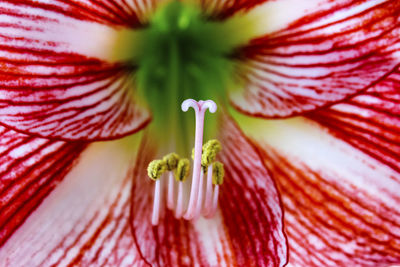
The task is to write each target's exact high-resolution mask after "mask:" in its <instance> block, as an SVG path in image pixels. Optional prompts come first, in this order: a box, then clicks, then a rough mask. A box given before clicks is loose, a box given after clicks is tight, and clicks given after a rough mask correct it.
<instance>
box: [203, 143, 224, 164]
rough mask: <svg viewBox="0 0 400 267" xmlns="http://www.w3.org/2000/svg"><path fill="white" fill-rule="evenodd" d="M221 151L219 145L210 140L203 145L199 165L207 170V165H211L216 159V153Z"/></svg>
mask: <svg viewBox="0 0 400 267" xmlns="http://www.w3.org/2000/svg"><path fill="white" fill-rule="evenodd" d="M220 151H221V143H220V142H219V141H218V140H216V139H212V140H209V141H208V142H207V143H205V144H204V145H203V154H202V155H201V165H202V166H203V168H205V169H207V167H208V165H210V164H212V163H213V162H214V161H215V158H216V157H217V154H218V152H220Z"/></svg>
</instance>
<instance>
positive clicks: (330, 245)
mask: <svg viewBox="0 0 400 267" xmlns="http://www.w3.org/2000/svg"><path fill="white" fill-rule="evenodd" d="M242 123H243V125H242V126H243V127H247V128H246V130H248V131H249V132H251V134H252V138H253V140H254V141H255V142H257V143H258V145H259V150H260V152H261V153H262V154H263V158H264V160H265V163H266V164H267V166H268V169H269V170H270V171H271V173H272V175H273V178H274V179H275V181H276V182H277V184H278V188H279V191H280V193H281V195H282V200H283V205H284V210H285V230H286V233H287V235H288V238H289V246H290V249H291V250H290V252H289V255H290V259H289V262H290V263H291V264H292V266H363V267H364V266H387V265H389V264H393V263H399V262H400V242H399V240H400V238H399V237H400V216H399V215H400V209H399V201H400V195H399V192H400V173H398V172H396V171H394V170H393V169H391V168H388V167H387V166H386V165H384V164H382V163H381V162H379V161H377V160H376V159H375V158H373V157H370V156H369V155H367V154H364V153H363V152H361V151H359V150H357V149H354V148H353V147H352V146H350V145H349V144H347V143H346V142H344V141H342V140H341V139H338V138H335V137H334V136H332V135H330V134H329V133H328V132H327V131H326V130H325V129H324V128H322V127H320V126H319V125H318V124H317V123H314V122H312V121H309V120H306V119H302V118H298V119H290V120H283V121H275V122H263V121H262V120H260V119H250V120H249V119H247V121H244V120H243V121H242Z"/></svg>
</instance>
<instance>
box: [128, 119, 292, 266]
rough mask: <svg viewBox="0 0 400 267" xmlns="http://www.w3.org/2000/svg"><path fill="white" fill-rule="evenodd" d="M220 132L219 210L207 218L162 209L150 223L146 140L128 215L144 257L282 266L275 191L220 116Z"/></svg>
mask: <svg viewBox="0 0 400 267" xmlns="http://www.w3.org/2000/svg"><path fill="white" fill-rule="evenodd" d="M224 119H225V121H223V122H222V123H223V126H222V127H223V133H222V134H221V136H220V140H221V141H222V146H223V152H221V157H220V160H221V161H222V162H223V163H224V164H225V171H226V175H225V179H224V184H223V185H222V186H221V195H220V198H219V211H218V213H217V214H216V216H215V217H214V218H212V219H203V218H200V219H198V220H197V221H195V222H188V221H185V220H176V219H175V217H174V215H173V214H172V213H171V211H166V212H165V214H164V216H163V217H162V218H161V221H160V223H159V224H158V225H157V226H154V227H153V226H152V225H151V222H150V217H151V213H152V200H153V190H154V183H153V182H152V181H150V179H148V178H147V175H146V166H147V163H148V162H149V161H150V160H152V159H154V158H153V155H155V154H156V150H155V149H154V147H151V144H149V141H148V142H147V143H145V144H143V146H142V149H141V151H142V155H143V157H141V158H140V159H139V161H138V163H137V165H136V170H135V172H134V177H135V183H134V187H133V201H132V205H133V206H132V219H133V233H134V237H135V240H136V245H137V246H138V249H139V250H140V253H141V256H142V260H143V262H146V263H147V264H149V265H152V266H193V265H199V266H283V265H284V264H285V263H286V257H287V246H286V238H285V236H284V234H283V224H282V220H283V219H282V210H281V204H280V200H279V196H278V193H277V191H276V188H275V185H274V183H273V181H272V180H271V178H270V176H269V175H268V172H267V171H266V169H265V166H264V165H263V164H262V162H261V161H260V157H259V155H258V154H257V152H256V151H255V149H254V148H253V147H252V146H251V145H250V144H249V143H248V141H247V140H246V138H245V137H244V136H243V135H242V133H241V132H240V130H239V129H238V128H237V127H236V125H234V124H233V122H231V121H230V119H229V118H227V117H225V118H224Z"/></svg>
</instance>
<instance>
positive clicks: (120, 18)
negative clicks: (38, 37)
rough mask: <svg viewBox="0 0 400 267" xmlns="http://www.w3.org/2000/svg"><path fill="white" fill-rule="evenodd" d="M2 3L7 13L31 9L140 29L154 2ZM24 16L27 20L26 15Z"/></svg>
mask: <svg viewBox="0 0 400 267" xmlns="http://www.w3.org/2000/svg"><path fill="white" fill-rule="evenodd" d="M1 4H2V7H5V8H4V10H7V9H9V8H10V9H13V8H17V9H20V10H22V9H31V11H32V12H35V13H38V14H43V12H46V13H53V14H54V15H57V16H65V17H71V18H74V19H78V20H81V21H92V22H97V23H101V24H110V25H121V26H130V27H138V26H140V25H141V19H143V16H144V13H147V12H148V11H149V9H151V8H152V7H153V6H152V5H153V4H154V3H152V2H150V1H149V2H147V1H143V2H141V5H139V4H138V3H137V2H134V1H124V0H113V1H105V0H72V1H63V0H54V1H51V2H49V1H45V0H39V1H34V0H1ZM10 11H11V10H10ZM11 12H13V11H11ZM20 15H21V16H23V17H27V16H26V14H23V13H20ZM31 19H33V18H31ZM41 19H45V17H41Z"/></svg>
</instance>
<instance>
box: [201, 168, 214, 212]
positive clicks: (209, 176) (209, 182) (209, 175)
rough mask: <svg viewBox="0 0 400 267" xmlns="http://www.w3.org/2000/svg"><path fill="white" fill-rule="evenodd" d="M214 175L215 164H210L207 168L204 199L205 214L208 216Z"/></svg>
mask: <svg viewBox="0 0 400 267" xmlns="http://www.w3.org/2000/svg"><path fill="white" fill-rule="evenodd" d="M212 175H213V165H212V164H210V165H209V166H208V170H207V182H206V196H205V199H204V210H203V215H204V216H207V215H208V214H209V213H210V211H211V204H212V195H213V188H212Z"/></svg>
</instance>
